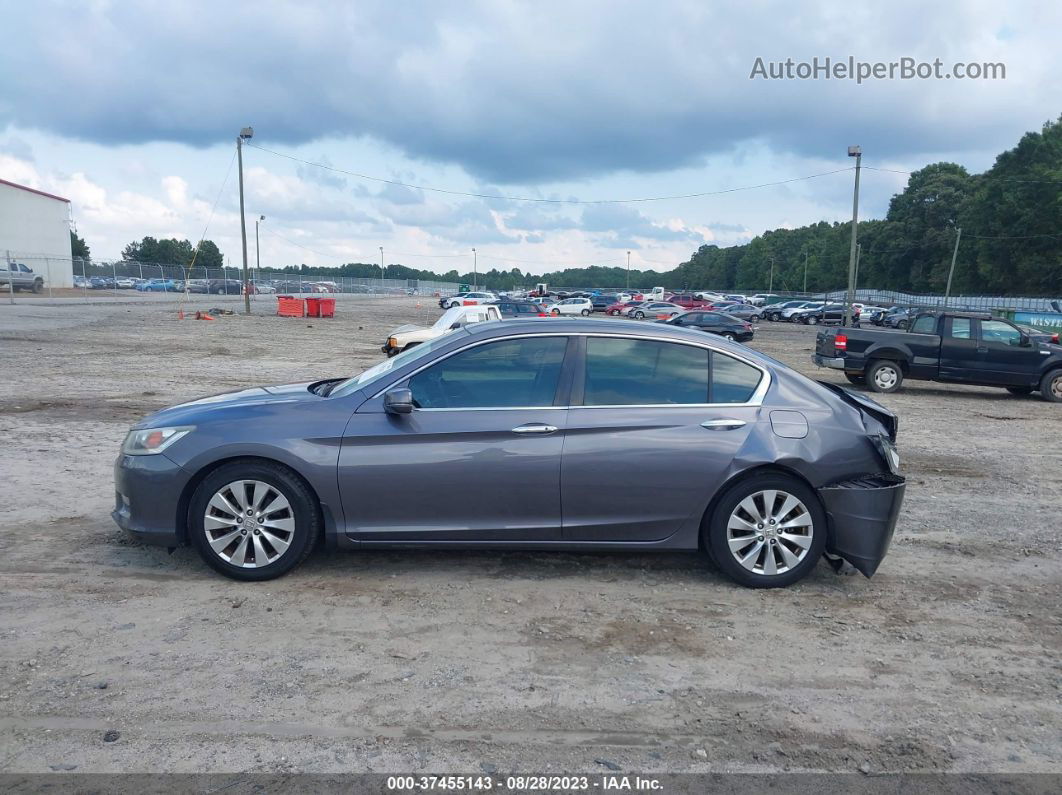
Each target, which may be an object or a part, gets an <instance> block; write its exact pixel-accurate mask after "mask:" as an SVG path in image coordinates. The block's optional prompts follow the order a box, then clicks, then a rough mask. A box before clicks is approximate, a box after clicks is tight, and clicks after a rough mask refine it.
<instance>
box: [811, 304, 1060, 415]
mask: <svg viewBox="0 0 1062 795" xmlns="http://www.w3.org/2000/svg"><path fill="white" fill-rule="evenodd" d="M812 360H813V361H814V362H815V364H817V365H818V366H819V367H830V368H833V369H837V370H843V371H844V374H845V376H846V377H847V378H848V380H849V381H851V382H853V383H865V384H866V385H867V386H868V387H869V388H870V389H872V390H874V391H875V392H895V391H896V390H897V389H899V388H900V386H901V385H902V384H903V382H904V379H907V378H912V379H917V380H926V381H943V382H947V383H955V384H974V385H978V386H997V387H1003V388H1005V389H1007V391H1009V392H1011V393H1013V394H1017V395H1028V394H1030V393H1032V392H1034V391H1036V390H1039V391H1040V396H1041V397H1042V398H1043V399H1044V400H1047V401H1050V402H1054V403H1060V402H1062V347H1060V346H1058V345H1052V344H1050V343H1043V342H1034V341H1033V340H1032V339H1030V337H1029V335H1027V334H1025V333H1024V332H1023V331H1021V329H1019V328H1018V327H1017V326H1016V325H1014V324H1013V323H1011V322H1010V321H1009V320H1003V319H1001V318H994V317H992V316H991V315H989V314H987V313H984V314H982V313H977V312H942V311H935V312H922V313H920V314H918V315H917V316H916V317H915V319H914V322H913V323H912V324H911V330H910V331H909V332H894V331H882V330H879V329H836V330H834V329H831V330H828V331H820V332H819V333H818V336H817V337H816V340H815V353H814V354H813V356H812Z"/></svg>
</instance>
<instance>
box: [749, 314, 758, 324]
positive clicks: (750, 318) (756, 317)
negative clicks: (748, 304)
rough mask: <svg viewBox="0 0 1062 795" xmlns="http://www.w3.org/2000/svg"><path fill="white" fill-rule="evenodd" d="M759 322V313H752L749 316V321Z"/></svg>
mask: <svg viewBox="0 0 1062 795" xmlns="http://www.w3.org/2000/svg"><path fill="white" fill-rule="evenodd" d="M759 322H760V316H759V315H751V316H749V323H759Z"/></svg>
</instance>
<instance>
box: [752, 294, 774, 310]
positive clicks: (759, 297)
mask: <svg viewBox="0 0 1062 795" xmlns="http://www.w3.org/2000/svg"><path fill="white" fill-rule="evenodd" d="M777 297H778V296H777V295H776V294H775V293H756V295H754V296H752V297H751V298H749V303H750V304H752V305H753V306H760V307H762V306H764V305H765V304H766V303H767V301H768V300H769V299H771V298H777Z"/></svg>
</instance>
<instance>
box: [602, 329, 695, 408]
mask: <svg viewBox="0 0 1062 795" xmlns="http://www.w3.org/2000/svg"><path fill="white" fill-rule="evenodd" d="M708 368H709V359H708V350H707V349H705V348H700V347H696V346H693V345H682V344H679V343H673V342H657V341H654V340H634V339H625V338H610V337H589V338H588V339H587V341H586V380H585V385H584V389H583V405H584V406H655V405H682V404H702V403H707V402H709V401H708V387H709V377H708Z"/></svg>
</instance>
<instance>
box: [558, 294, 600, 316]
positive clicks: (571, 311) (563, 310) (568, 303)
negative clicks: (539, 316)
mask: <svg viewBox="0 0 1062 795" xmlns="http://www.w3.org/2000/svg"><path fill="white" fill-rule="evenodd" d="M593 311H594V304H593V302H592V301H591V300H590V299H589V298H565V299H564V300H562V301H560V302H558V303H556V304H554V305H553V306H551V307H550V308H549V313H550V314H551V315H583V316H586V315H590V314H592V313H593Z"/></svg>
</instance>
